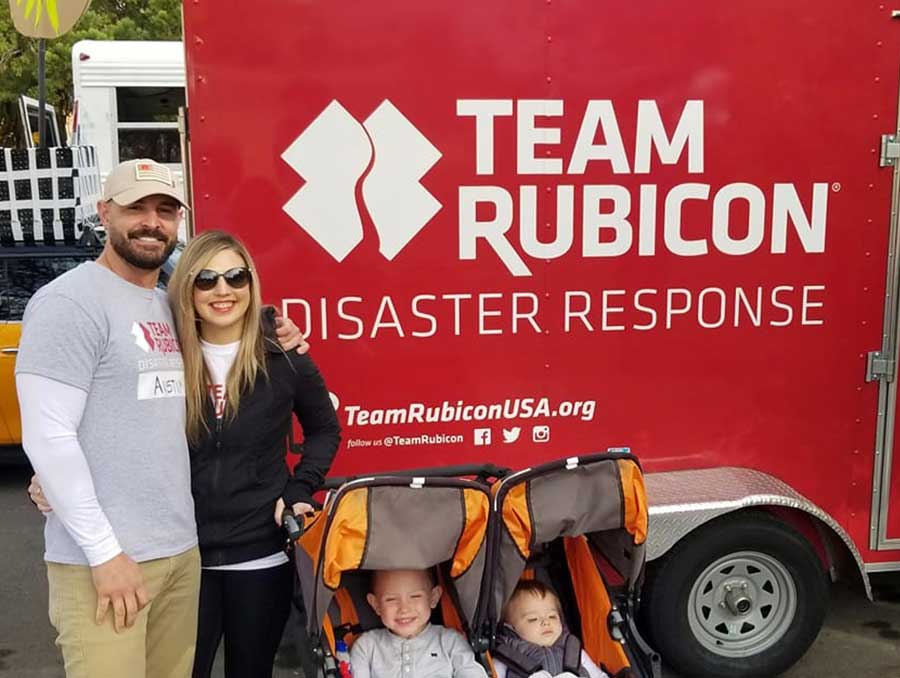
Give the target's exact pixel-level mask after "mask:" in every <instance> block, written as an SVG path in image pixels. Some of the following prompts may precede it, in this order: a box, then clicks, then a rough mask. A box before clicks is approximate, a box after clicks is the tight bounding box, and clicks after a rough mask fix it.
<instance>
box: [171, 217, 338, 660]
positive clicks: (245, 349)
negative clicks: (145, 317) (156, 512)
mask: <svg viewBox="0 0 900 678" xmlns="http://www.w3.org/2000/svg"><path fill="white" fill-rule="evenodd" d="M254 272H255V268H254V266H253V261H252V259H251V257H250V255H249V253H248V252H247V250H246V249H245V248H244V246H243V244H241V242H240V241H238V240H237V239H236V238H234V237H233V236H231V235H228V234H227V233H222V232H219V231H209V232H206V233H203V234H202V235H200V236H198V237H197V238H195V239H194V240H192V241H191V242H190V243H189V244H188V246H187V247H186V248H185V250H184V253H183V254H182V256H181V260H180V261H179V262H178V266H177V268H176V269H175V272H174V274H173V275H172V279H171V281H170V282H169V299H170V302H171V305H172V310H173V315H174V316H175V323H176V325H177V330H178V336H179V340H180V342H181V352H182V357H183V359H184V377H185V393H186V404H187V436H188V442H189V444H190V450H191V474H192V490H193V494H194V503H195V506H196V514H197V532H198V535H199V539H200V554H201V557H202V563H203V571H202V577H201V584H200V614H199V619H200V621H199V626H198V633H197V651H196V655H195V659H194V676H195V678H205V677H206V676H209V675H210V672H211V669H212V664H213V660H214V658H215V654H216V649H217V647H218V645H219V641H220V640H221V638H222V636H223V635H224V637H225V675H226V677H227V678H242V677H246V678H257V677H259V676H270V675H271V673H272V663H273V660H274V657H275V651H276V650H277V648H278V642H279V640H280V638H281V634H282V631H283V629H284V625H285V622H286V621H287V617H288V614H289V612H290V606H291V597H292V590H293V572H292V566H291V565H290V563H289V562H288V558H287V556H286V555H285V554H284V550H283V544H284V537H283V535H282V533H281V532H280V529H279V525H278V524H276V523H279V524H280V520H281V513H282V511H283V508H284V505H285V502H286V503H287V504H288V505H290V506H292V508H293V510H294V512H295V513H298V514H299V513H304V512H306V511H309V510H311V508H312V507H311V505H310V504H311V502H312V495H313V493H314V492H316V491H317V490H318V489H319V488H320V486H321V484H322V482H323V480H324V478H325V475H326V473H327V472H328V469H329V467H330V466H331V461H332V459H333V458H334V455H335V452H336V451H337V447H338V443H339V441H340V429H339V426H338V421H337V416H336V414H335V411H334V406H333V405H332V403H331V399H330V397H329V394H328V390H327V389H326V388H325V383H324V382H323V380H322V377H321V376H320V375H319V371H318V369H317V368H316V366H315V364H314V363H313V362H312V360H311V359H310V358H309V357H308V356H306V355H303V356H298V355H297V354H295V353H293V352H291V353H285V352H284V351H282V350H281V347H280V346H279V345H278V343H277V342H276V341H274V340H273V337H272V334H271V332H270V330H271V329H272V328H264V327H261V326H260V322H259V317H260V308H261V300H260V290H259V284H258V281H257V280H256V279H255V276H254ZM292 414H293V415H296V417H297V418H298V420H299V421H300V425H301V426H302V428H303V435H304V445H303V457H302V459H301V461H300V462H299V463H298V465H297V467H296V468H295V469H294V473H293V475H290V474H289V473H288V470H287V467H286V465H285V463H284V453H285V441H286V440H287V439H288V435H289V433H290V428H291V425H292ZM273 514H274V519H273Z"/></svg>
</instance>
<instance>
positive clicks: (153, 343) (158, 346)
mask: <svg viewBox="0 0 900 678" xmlns="http://www.w3.org/2000/svg"><path fill="white" fill-rule="evenodd" d="M131 334H132V336H134V343H135V344H137V346H138V348H139V349H141V350H142V351H144V352H145V353H181V347H180V346H179V345H178V339H176V338H175V332H174V331H173V330H172V328H171V327H170V326H169V323H160V322H153V321H147V322H142V323H139V322H135V323H132V325H131Z"/></svg>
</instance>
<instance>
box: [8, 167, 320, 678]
mask: <svg viewBox="0 0 900 678" xmlns="http://www.w3.org/2000/svg"><path fill="white" fill-rule="evenodd" d="M183 207H185V205H184V201H183V199H182V197H181V196H180V194H179V193H178V191H177V190H176V188H175V182H174V180H173V178H172V174H171V171H170V170H169V169H168V168H167V167H165V166H163V165H160V164H158V163H156V162H153V161H151V160H136V161H130V162H125V163H122V164H120V165H119V166H118V167H116V168H115V169H114V170H113V171H112V172H111V173H110V175H109V177H108V178H107V180H106V184H105V187H104V193H103V199H102V200H101V201H100V202H99V203H98V205H97V211H98V213H99V215H100V220H101V222H102V223H103V225H104V226H105V227H106V231H107V241H106V245H105V247H104V249H103V252H102V253H101V254H100V256H99V257H98V259H97V260H96V261H95V262H89V263H86V264H82V265H81V266H79V267H77V268H76V269H73V270H72V271H69V272H67V273H65V274H63V275H62V276H60V277H59V278H57V279H56V280H55V281H53V282H51V283H50V284H48V285H46V286H45V287H43V288H42V289H40V290H39V291H38V292H37V293H36V294H35V295H34V297H33V298H32V299H31V301H30V302H29V304H28V307H27V308H26V311H25V317H24V319H23V328H22V339H21V342H20V351H19V354H18V358H17V362H16V385H17V390H18V395H19V402H20V408H21V413H22V438H23V445H24V447H25V451H26V453H27V454H28V457H29V459H30V460H31V463H32V465H33V466H34V468H35V470H36V471H37V474H38V475H39V476H40V478H41V484H42V486H43V492H44V494H45V495H46V497H47V499H48V500H49V503H50V505H52V506H53V512H52V513H50V514H48V519H47V524H46V528H45V540H46V551H45V556H44V557H45V560H46V561H47V578H48V582H49V588H50V595H49V598H50V619H51V622H52V623H53V625H54V627H55V628H56V630H57V632H58V634H59V635H58V638H57V644H58V645H59V647H60V648H61V650H62V653H63V659H64V661H65V667H66V675H67V676H68V678H82V677H84V678H106V677H107V676H110V677H112V676H115V677H116V678H118V677H120V676H123V675H127V676H135V677H138V678H141V677H143V676H147V677H148V678H157V677H159V678H181V677H184V678H187V676H190V673H191V667H192V664H193V653H194V640H195V636H196V631H197V598H198V591H199V581H200V557H199V553H198V550H197V533H196V526H195V524H194V505H193V500H192V498H191V484H190V467H189V458H188V449H187V443H186V440H185V435H184V424H185V409H184V408H185V405H184V379H183V366H182V360H181V353H180V348H179V344H178V340H177V337H176V335H175V330H174V327H175V325H174V322H173V320H172V315H171V312H170V311H169V307H168V302H167V299H166V296H165V293H164V292H162V291H161V290H159V289H157V288H156V283H157V280H158V276H159V270H160V266H161V265H162V264H163V262H165V261H166V259H167V258H168V257H169V255H170V254H171V253H172V251H173V249H174V247H175V243H176V239H177V230H178V223H179V221H180V220H181V217H182V208H183ZM280 334H288V335H291V336H292V337H294V339H296V336H295V335H296V334H297V331H296V328H295V327H293V326H291V327H290V328H289V329H288V330H287V331H285V330H284V329H282V331H281V332H280ZM282 341H283V343H284V339H282ZM287 343H288V347H290V343H296V341H293V342H291V341H290V340H288V342H287ZM302 350H305V348H301V351H302Z"/></svg>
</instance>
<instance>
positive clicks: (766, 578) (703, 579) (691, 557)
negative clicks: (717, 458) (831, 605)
mask: <svg viewBox="0 0 900 678" xmlns="http://www.w3.org/2000/svg"><path fill="white" fill-rule="evenodd" d="M827 608H828V580H827V577H826V574H825V572H824V570H823V568H822V564H821V561H820V559H819V558H818V556H817V555H816V553H815V551H814V550H813V549H812V547H811V546H810V544H809V543H808V542H807V541H806V539H804V538H803V537H802V536H801V535H800V534H799V533H797V532H796V531H795V530H793V529H792V528H790V527H788V526H787V525H785V524H784V523H782V522H780V521H778V520H776V519H775V518H774V517H772V516H771V515H769V514H767V513H757V512H754V513H741V514H735V515H731V516H725V517H723V518H719V519H717V520H715V521H713V522H711V523H709V524H707V525H706V526H704V527H702V528H700V529H698V530H695V531H694V532H693V533H691V534H689V535H688V536H687V537H685V538H684V539H682V540H681V541H680V542H679V543H678V544H676V545H675V546H674V547H673V548H672V550H671V551H670V552H669V553H668V554H666V555H665V556H664V557H663V558H662V559H661V560H660V561H658V564H655V565H653V567H652V568H651V569H650V570H649V571H648V578H647V583H646V585H645V587H644V595H643V602H642V609H643V619H644V622H645V624H646V626H647V627H648V630H649V632H650V637H651V638H652V639H653V642H654V644H655V646H656V648H657V649H658V650H659V651H660V653H661V655H662V658H663V662H664V663H666V664H668V665H669V666H671V667H672V668H674V669H675V670H676V671H678V672H679V674H681V675H684V676H730V677H733V678H751V677H755V676H776V675H779V674H781V673H782V672H783V671H784V670H786V669H787V668H788V667H789V666H791V665H792V664H793V663H794V662H796V661H797V660H798V659H799V658H800V657H801V656H802V655H803V653H804V652H806V650H807V649H809V646H810V645H811V644H812V643H813V641H814V640H815V638H816V636H817V635H818V633H819V629H820V628H821V626H822V623H823V621H824V619H825V613H826V611H827Z"/></svg>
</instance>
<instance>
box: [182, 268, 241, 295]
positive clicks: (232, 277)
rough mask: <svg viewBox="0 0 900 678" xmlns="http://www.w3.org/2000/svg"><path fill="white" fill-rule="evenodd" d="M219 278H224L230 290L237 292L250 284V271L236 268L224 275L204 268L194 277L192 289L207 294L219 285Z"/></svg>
mask: <svg viewBox="0 0 900 678" xmlns="http://www.w3.org/2000/svg"><path fill="white" fill-rule="evenodd" d="M220 277H222V278H225V282H226V283H227V284H228V286H229V287H230V288H232V289H235V290H239V289H241V288H244V287H246V286H247V285H249V284H250V277H251V276H250V269H249V268H246V267H237V268H229V269H228V270H227V271H225V272H224V273H216V272H215V271H211V270H210V269H208V268H204V269H203V270H202V271H200V272H198V273H197V275H196V276H194V287H196V288H197V289H198V290H200V291H201V292H209V291H210V290H211V289H213V288H214V287H215V286H216V285H217V284H218V283H219V278H220Z"/></svg>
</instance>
